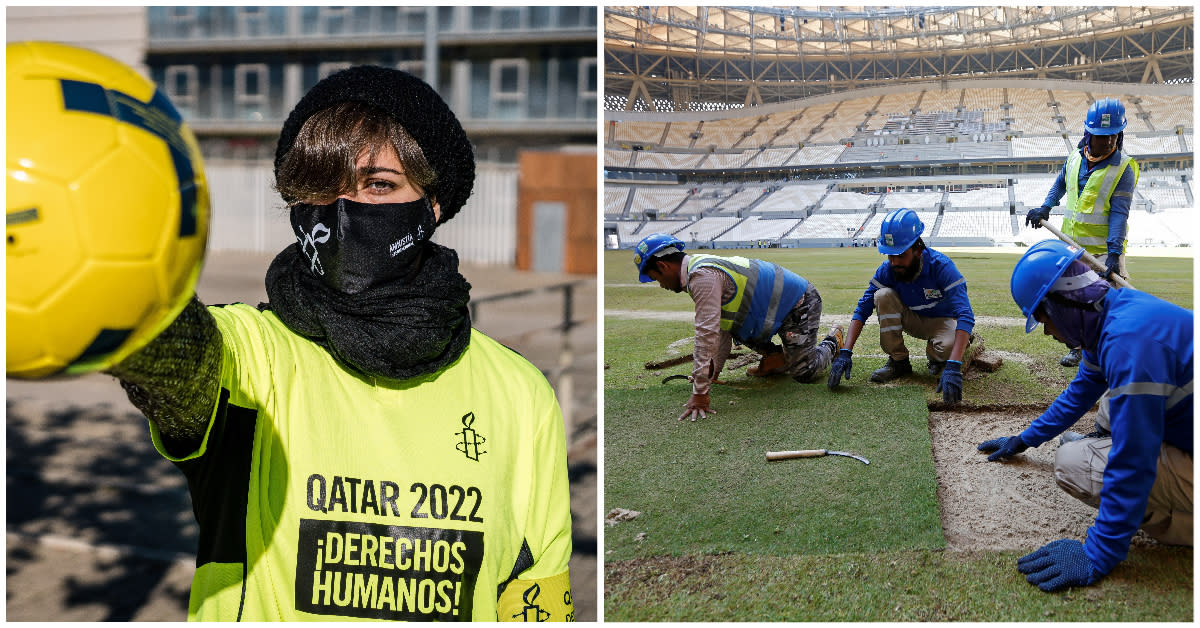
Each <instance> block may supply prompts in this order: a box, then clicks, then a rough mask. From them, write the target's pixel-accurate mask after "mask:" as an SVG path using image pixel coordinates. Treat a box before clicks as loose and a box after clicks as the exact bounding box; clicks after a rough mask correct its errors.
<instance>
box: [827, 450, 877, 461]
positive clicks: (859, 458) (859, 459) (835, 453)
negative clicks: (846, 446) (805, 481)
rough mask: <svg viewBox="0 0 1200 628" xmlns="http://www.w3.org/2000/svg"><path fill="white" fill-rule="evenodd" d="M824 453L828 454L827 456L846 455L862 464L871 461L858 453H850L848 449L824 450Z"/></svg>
mask: <svg viewBox="0 0 1200 628" xmlns="http://www.w3.org/2000/svg"><path fill="white" fill-rule="evenodd" d="M825 454H826V455H829V456H846V457H847V458H854V459H855V460H858V461H859V462H861V463H863V464H871V462H870V461H869V460H867V459H866V458H863V457H862V456H860V455H858V454H852V453H850V452H848V451H829V450H825Z"/></svg>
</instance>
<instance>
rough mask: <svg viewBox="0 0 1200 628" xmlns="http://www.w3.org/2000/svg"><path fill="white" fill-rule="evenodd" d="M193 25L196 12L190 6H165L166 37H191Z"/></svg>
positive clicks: (194, 24) (194, 25)
mask: <svg viewBox="0 0 1200 628" xmlns="http://www.w3.org/2000/svg"><path fill="white" fill-rule="evenodd" d="M195 27H196V12H195V10H194V9H193V8H192V7H167V37H176V38H181V39H182V38H187V37H191V36H192V29H194V28H195Z"/></svg>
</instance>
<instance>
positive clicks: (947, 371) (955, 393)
mask: <svg viewBox="0 0 1200 628" xmlns="http://www.w3.org/2000/svg"><path fill="white" fill-rule="evenodd" d="M937 392H940V393H942V401H945V402H946V403H958V402H960V401H962V362H959V361H958V360H946V368H944V369H942V379H941V380H939V381H938V385H937Z"/></svg>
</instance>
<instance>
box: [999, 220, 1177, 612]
mask: <svg viewBox="0 0 1200 628" xmlns="http://www.w3.org/2000/svg"><path fill="white" fill-rule="evenodd" d="M1081 255H1082V251H1081V250H1080V249H1079V248H1076V247H1073V246H1069V245H1067V244H1064V243H1062V242H1059V241H1057V240H1046V241H1044V242H1039V243H1038V244H1035V245H1033V246H1032V247H1030V248H1029V250H1028V251H1026V253H1025V255H1024V256H1022V257H1021V260H1020V261H1019V262H1017V265H1016V267H1015V268H1013V274H1012V285H1011V292H1012V297H1013V300H1014V301H1016V303H1017V305H1018V306H1019V307H1020V308H1021V314H1022V315H1024V316H1025V317H1026V322H1025V332H1026V333H1029V332H1031V331H1033V330H1034V329H1035V328H1036V327H1037V326H1038V324H1039V323H1040V324H1043V325H1045V333H1046V335H1048V336H1053V337H1054V339H1055V340H1057V341H1059V342H1061V343H1063V344H1065V345H1067V346H1078V347H1083V361H1082V362H1081V363H1080V365H1079V372H1078V373H1076V375H1075V379H1074V380H1072V381H1071V383H1070V385H1068V386H1067V389H1066V390H1064V391H1063V392H1062V393H1061V394H1060V395H1059V396H1058V398H1057V399H1055V400H1054V403H1052V404H1051V405H1050V407H1049V408H1048V409H1047V410H1046V411H1045V412H1043V413H1042V415H1041V416H1039V417H1038V418H1037V419H1036V420H1034V421H1033V423H1032V424H1030V426H1029V427H1028V428H1026V429H1025V430H1024V431H1022V432H1021V433H1020V434H1017V435H1015V436H1003V437H999V438H993V439H991V440H988V441H985V442H983V443H980V444H979V446H978V449H979V451H982V452H986V453H988V454H990V455H989V456H988V461H989V462H996V461H1006V460H1008V459H1010V458H1012V457H1014V456H1016V455H1018V454H1020V453H1021V452H1023V451H1025V450H1026V449H1028V448H1030V447H1038V446H1039V445H1041V444H1043V443H1045V442H1047V441H1050V440H1052V439H1053V438H1054V437H1055V436H1058V435H1059V434H1062V439H1061V444H1060V445H1059V447H1058V449H1057V451H1056V452H1055V455H1054V479H1055V481H1056V482H1057V483H1058V485H1059V487H1060V488H1062V489H1063V490H1064V491H1066V492H1067V493H1068V494H1070V495H1071V496H1072V497H1075V498H1076V499H1079V500H1080V501H1082V502H1084V503H1086V504H1088V505H1090V506H1092V507H1093V508H1097V509H1098V512H1097V516H1096V522H1095V524H1094V525H1092V527H1091V528H1089V529H1088V533H1087V540H1086V542H1080V541H1078V540H1075V539H1060V540H1057V541H1053V542H1051V543H1049V544H1047V545H1045V546H1044V547H1042V548H1040V549H1038V550H1036V551H1034V552H1032V553H1030V554H1028V555H1026V556H1023V557H1022V558H1020V559H1019V560H1018V561H1017V569H1018V570H1020V571H1021V573H1023V574H1026V580H1028V581H1029V583H1030V584H1034V585H1036V586H1038V588H1040V589H1042V590H1043V591H1057V590H1059V589H1063V588H1066V587H1072V586H1088V585H1091V584H1094V583H1096V582H1097V581H1098V580H1100V579H1101V578H1103V577H1104V576H1105V575H1107V574H1108V573H1109V572H1111V571H1112V569H1113V568H1114V567H1115V566H1116V565H1117V564H1118V563H1120V562H1121V561H1123V560H1125V557H1126V555H1127V554H1128V552H1129V544H1130V540H1131V539H1132V538H1133V535H1134V533H1135V532H1136V531H1137V530H1138V529H1141V530H1143V531H1144V532H1146V533H1147V534H1149V535H1150V536H1152V537H1154V538H1155V539H1157V540H1159V541H1160V542H1163V543H1167V544H1171V545H1188V546H1190V545H1192V510H1193V502H1192V483H1193V482H1192V473H1193V467H1192V447H1193V414H1192V413H1193V401H1192V383H1193V377H1194V370H1193V361H1192V354H1193V352H1194V346H1193V333H1194V332H1193V329H1194V319H1195V316H1194V314H1193V313H1192V311H1191V310H1186V309H1184V308H1181V307H1179V306H1177V305H1174V304H1172V303H1168V302H1166V301H1163V300H1162V299H1159V298H1157V297H1154V296H1152V295H1150V294H1147V293H1145V292H1139V291H1137V290H1134V289H1133V288H1121V289H1118V288H1113V287H1111V286H1109V284H1108V283H1107V282H1105V281H1104V280H1103V279H1102V278H1101V277H1100V275H1099V274H1097V273H1096V272H1095V271H1093V270H1091V269H1090V268H1088V267H1087V266H1086V265H1085V264H1083V263H1082V262H1081V261H1079V258H1080V256H1081ZM1097 402H1099V409H1098V411H1097V415H1096V427H1097V429H1096V431H1095V432H1092V433H1090V434H1087V435H1081V434H1078V433H1075V432H1068V431H1066V430H1067V429H1068V428H1070V427H1071V426H1072V425H1074V424H1075V423H1076V422H1077V421H1078V420H1079V419H1080V418H1082V417H1083V415H1084V413H1086V412H1088V411H1089V410H1090V409H1091V408H1092V405H1093V404H1096V403H1097Z"/></svg>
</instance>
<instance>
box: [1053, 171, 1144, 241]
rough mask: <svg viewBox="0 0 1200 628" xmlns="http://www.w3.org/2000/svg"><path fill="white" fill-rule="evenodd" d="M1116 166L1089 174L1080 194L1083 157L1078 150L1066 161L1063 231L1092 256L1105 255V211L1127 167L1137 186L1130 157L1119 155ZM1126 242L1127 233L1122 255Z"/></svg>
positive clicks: (1106, 238)
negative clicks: (1065, 200) (1080, 171)
mask: <svg viewBox="0 0 1200 628" xmlns="http://www.w3.org/2000/svg"><path fill="white" fill-rule="evenodd" d="M1118 156H1119V157H1120V160H1119V161H1118V163H1117V164H1116V165H1108V166H1105V167H1103V168H1098V169H1096V170H1095V171H1093V172H1092V173H1091V174H1090V175H1088V180H1087V185H1085V186H1084V188H1083V192H1082V193H1080V191H1079V169H1080V168H1082V167H1083V155H1082V154H1081V153H1080V152H1079V151H1075V152H1073V153H1071V156H1070V157H1068V158H1067V169H1066V172H1065V173H1063V174H1064V179H1065V181H1064V183H1066V184H1067V194H1066V197H1067V206H1066V215H1064V216H1063V224H1062V231H1063V233H1064V234H1065V235H1067V236H1069V237H1070V238H1071V239H1073V240H1075V241H1076V242H1078V243H1079V245H1080V246H1082V247H1083V248H1084V249H1086V250H1087V252H1088V253H1091V254H1092V255H1107V254H1108V245H1107V244H1106V241H1107V240H1108V211H1109V206H1110V203H1111V201H1112V195H1113V192H1115V191H1116V189H1117V183H1118V182H1119V181H1120V180H1121V176H1122V175H1123V174H1124V173H1125V169H1126V168H1132V169H1133V185H1134V187H1137V180H1138V174H1139V171H1138V163H1137V161H1136V160H1134V159H1133V158H1132V157H1130V156H1129V155H1125V154H1119V155H1118ZM1128 241H1129V233H1128V231H1126V237H1125V242H1123V243H1121V252H1124V251H1125V245H1126V243H1128Z"/></svg>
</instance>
